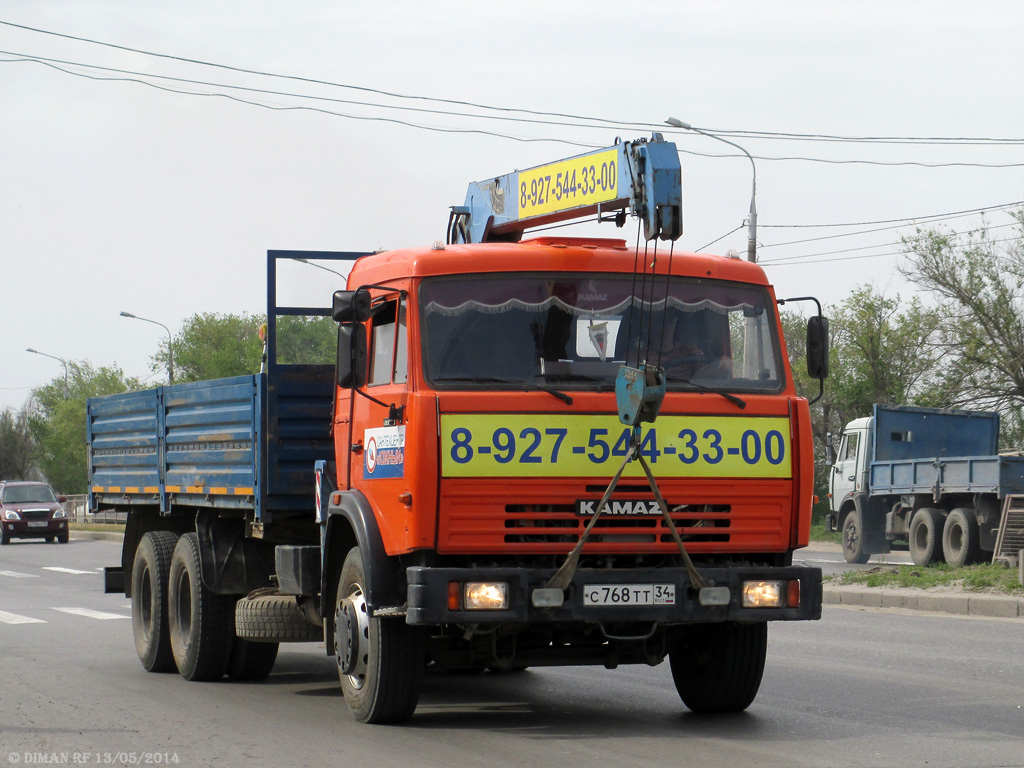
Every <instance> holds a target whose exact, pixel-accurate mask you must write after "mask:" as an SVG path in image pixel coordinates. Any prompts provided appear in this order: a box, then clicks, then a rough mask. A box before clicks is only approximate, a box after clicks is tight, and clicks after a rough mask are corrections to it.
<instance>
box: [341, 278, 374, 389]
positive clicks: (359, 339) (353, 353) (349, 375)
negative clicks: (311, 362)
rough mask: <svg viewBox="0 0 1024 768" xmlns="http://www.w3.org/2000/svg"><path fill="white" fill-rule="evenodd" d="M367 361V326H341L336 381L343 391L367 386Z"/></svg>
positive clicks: (349, 324) (360, 324)
mask: <svg viewBox="0 0 1024 768" xmlns="http://www.w3.org/2000/svg"><path fill="white" fill-rule="evenodd" d="M339 293H341V291H339ZM367 294H369V291H367ZM366 361H367V346H366V326H365V325H363V324H362V323H343V324H342V325H339V326H338V362H337V364H336V366H335V380H336V381H337V384H338V386H339V387H342V388H343V389H351V388H355V389H359V388H361V387H364V386H366Z"/></svg>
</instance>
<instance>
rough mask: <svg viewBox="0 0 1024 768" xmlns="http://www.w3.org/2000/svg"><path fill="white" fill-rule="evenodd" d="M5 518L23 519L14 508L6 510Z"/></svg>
mask: <svg viewBox="0 0 1024 768" xmlns="http://www.w3.org/2000/svg"><path fill="white" fill-rule="evenodd" d="M4 520H21V515H19V514H18V513H17V512H15V511H14V510H13V509H7V510H4Z"/></svg>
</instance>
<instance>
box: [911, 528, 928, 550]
mask: <svg viewBox="0 0 1024 768" xmlns="http://www.w3.org/2000/svg"><path fill="white" fill-rule="evenodd" d="M914 546H915V547H916V548H917V551H918V552H924V551H925V550H927V549H928V526H927V525H925V524H924V523H923V522H918V524H917V527H916V528H915V529H914Z"/></svg>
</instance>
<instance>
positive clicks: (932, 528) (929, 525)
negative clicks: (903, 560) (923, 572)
mask: <svg viewBox="0 0 1024 768" xmlns="http://www.w3.org/2000/svg"><path fill="white" fill-rule="evenodd" d="M942 522H943V521H942V512H941V511H939V510H937V509H934V508H933V507H922V508H921V509H919V510H917V512H915V513H914V516H913V517H912V518H911V519H910V559H911V560H913V561H914V565H918V566H924V565H930V564H932V563H938V562H942V559H943V558H942Z"/></svg>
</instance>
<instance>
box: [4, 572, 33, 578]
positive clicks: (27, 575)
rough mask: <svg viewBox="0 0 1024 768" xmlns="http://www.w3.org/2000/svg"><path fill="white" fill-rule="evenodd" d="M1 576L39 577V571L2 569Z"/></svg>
mask: <svg viewBox="0 0 1024 768" xmlns="http://www.w3.org/2000/svg"><path fill="white" fill-rule="evenodd" d="M0 576H6V577H7V578H9V579H38V578H39V574H38V573H19V572H18V571H0Z"/></svg>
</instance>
